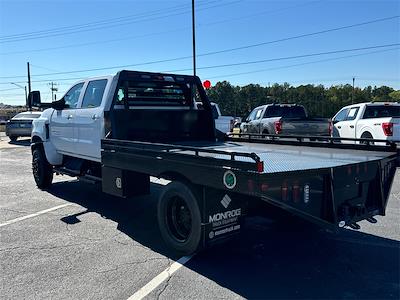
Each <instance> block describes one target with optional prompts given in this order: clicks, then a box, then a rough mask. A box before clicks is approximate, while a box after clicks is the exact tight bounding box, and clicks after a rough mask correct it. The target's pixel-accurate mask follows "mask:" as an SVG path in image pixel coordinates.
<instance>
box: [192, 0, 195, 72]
mask: <svg viewBox="0 0 400 300" xmlns="http://www.w3.org/2000/svg"><path fill="white" fill-rule="evenodd" d="M194 17H195V13H194V0H192V39H193V75H194V76H196V30H195V27H196V22H195V18H194Z"/></svg>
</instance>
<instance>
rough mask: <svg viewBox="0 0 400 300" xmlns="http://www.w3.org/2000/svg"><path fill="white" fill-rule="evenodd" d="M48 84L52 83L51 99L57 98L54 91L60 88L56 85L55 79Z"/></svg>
mask: <svg viewBox="0 0 400 300" xmlns="http://www.w3.org/2000/svg"><path fill="white" fill-rule="evenodd" d="M48 85H50V90H51V101H53V100H56V99H55V97H54V96H55V95H54V92H57V91H58V88H57V87H56V83H54V82H53V81H52V82H50V83H48Z"/></svg>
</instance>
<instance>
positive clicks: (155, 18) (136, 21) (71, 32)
mask: <svg viewBox="0 0 400 300" xmlns="http://www.w3.org/2000/svg"><path fill="white" fill-rule="evenodd" d="M240 1H241V0H236V1H232V2H228V3H222V4H217V5H214V6H208V7H204V8H200V9H198V10H205V9H210V8H216V7H221V6H227V5H231V4H235V3H238V2H240ZM188 12H190V10H185V11H182V12H178V13H173V14H167V15H161V16H158V17H153V18H147V19H139V20H131V21H129V20H128V21H125V22H124V23H120V24H113V25H107V26H98V27H94V28H86V29H79V30H73V31H71V30H70V31H65V32H64V31H63V32H56V33H51V34H42V35H32V36H27V37H21V38H14V39H12V38H10V39H5V40H4V39H3V40H0V43H11V42H20V41H26V40H32V39H42V38H48V37H54V36H60V35H62V36H65V35H67V34H68V35H69V34H75V33H81V32H87V31H93V30H99V29H105V28H112V27H117V26H123V25H128V24H134V23H140V22H147V21H154V20H158V19H163V18H169V17H173V16H178V15H183V14H186V13H188Z"/></svg>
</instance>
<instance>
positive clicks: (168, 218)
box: [158, 181, 201, 255]
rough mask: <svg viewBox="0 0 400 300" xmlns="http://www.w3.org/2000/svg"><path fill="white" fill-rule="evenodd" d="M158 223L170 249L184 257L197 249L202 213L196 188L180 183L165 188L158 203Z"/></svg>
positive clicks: (172, 183) (170, 184)
mask: <svg viewBox="0 0 400 300" xmlns="http://www.w3.org/2000/svg"><path fill="white" fill-rule="evenodd" d="M158 224H159V227H160V232H161V236H162V238H163V239H164V241H165V242H166V244H167V246H168V247H169V248H171V249H173V250H174V251H175V252H178V253H179V254H183V255H188V254H192V253H194V252H195V251H196V250H197V248H198V247H199V243H200V239H201V214H200V209H199V206H198V204H197V200H196V197H195V194H194V193H193V191H192V189H190V188H189V187H188V186H187V185H185V184H183V183H182V182H178V181H177V182H171V183H169V184H168V185H167V186H166V187H165V189H164V191H163V193H162V194H161V196H160V199H159V202H158Z"/></svg>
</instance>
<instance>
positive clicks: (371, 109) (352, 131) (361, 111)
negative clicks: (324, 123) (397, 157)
mask: <svg viewBox="0 0 400 300" xmlns="http://www.w3.org/2000/svg"><path fill="white" fill-rule="evenodd" d="M332 122H333V124H334V129H333V136H334V137H342V138H365V139H379V140H389V141H400V104H399V103H397V102H396V103H382V102H375V103H358V104H352V105H349V106H345V107H343V108H342V109H341V110H340V111H339V112H338V113H337V114H336V115H335V116H334V117H333V119H332Z"/></svg>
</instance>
